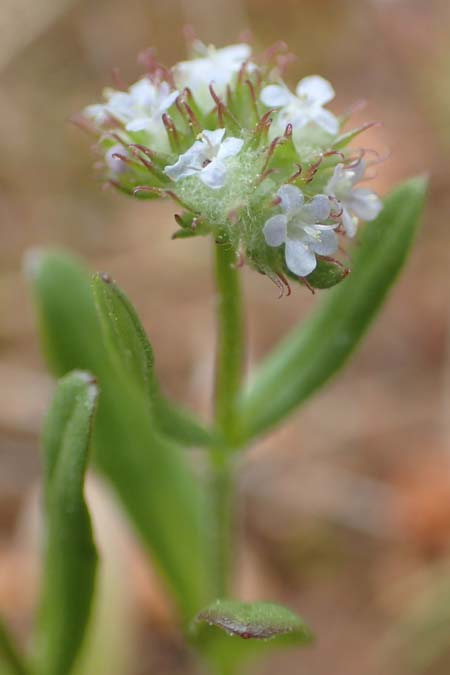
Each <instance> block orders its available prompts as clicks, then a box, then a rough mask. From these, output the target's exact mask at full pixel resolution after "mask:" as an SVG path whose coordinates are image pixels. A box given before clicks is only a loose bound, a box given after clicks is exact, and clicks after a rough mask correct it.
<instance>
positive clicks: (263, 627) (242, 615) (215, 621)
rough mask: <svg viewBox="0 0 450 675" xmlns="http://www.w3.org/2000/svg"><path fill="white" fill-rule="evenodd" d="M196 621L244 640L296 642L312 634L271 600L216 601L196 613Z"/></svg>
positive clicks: (302, 640) (304, 625) (299, 620)
mask: <svg viewBox="0 0 450 675" xmlns="http://www.w3.org/2000/svg"><path fill="white" fill-rule="evenodd" d="M196 620H197V621H198V622H205V623H207V624H208V625H209V626H216V627H217V628H221V629H222V630H224V631H225V632H226V633H228V634H229V635H233V636H236V637H240V638H242V639H244V640H252V639H254V640H271V639H273V638H277V637H285V636H289V638H291V639H292V641H293V642H297V643H299V644H304V643H307V642H310V641H311V640H312V633H311V631H310V630H309V628H308V627H307V626H306V624H305V623H304V621H303V619H301V618H300V617H299V616H297V614H294V612H291V610H290V609H287V607H283V606H282V605H277V604H275V603H272V602H253V603H247V602H239V601H237V600H216V601H215V602H214V603H213V604H212V605H209V607H207V608H206V609H204V610H202V611H201V612H199V613H198V614H197V618H196Z"/></svg>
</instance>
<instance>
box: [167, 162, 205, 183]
mask: <svg viewBox="0 0 450 675" xmlns="http://www.w3.org/2000/svg"><path fill="white" fill-rule="evenodd" d="M164 173H165V174H166V175H167V176H169V178H171V179H172V180H174V181H175V182H177V181H179V180H181V179H182V178H187V177H188V176H194V175H195V174H196V173H198V169H195V168H194V167H192V166H188V165H187V164H186V162H184V161H183V162H182V161H181V159H179V160H178V162H176V163H175V164H172V165H171V166H166V167H165V169H164Z"/></svg>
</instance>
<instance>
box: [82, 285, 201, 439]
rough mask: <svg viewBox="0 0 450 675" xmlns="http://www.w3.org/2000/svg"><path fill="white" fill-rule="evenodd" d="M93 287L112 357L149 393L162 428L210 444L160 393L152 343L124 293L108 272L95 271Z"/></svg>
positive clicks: (150, 402)
mask: <svg viewBox="0 0 450 675" xmlns="http://www.w3.org/2000/svg"><path fill="white" fill-rule="evenodd" d="M92 288H93V293H94V298H95V302H96V306H97V311H98V316H99V319H100V324H101V327H102V330H103V336H104V339H105V343H106V345H107V348H108V351H109V356H110V357H111V360H112V361H113V362H114V363H115V365H116V367H117V368H119V369H122V370H125V371H127V372H128V373H129V375H130V376H131V377H132V378H133V379H134V381H135V382H136V384H137V385H138V386H139V387H141V389H142V391H143V392H144V393H145V394H147V395H148V397H149V404H150V406H151V407H152V409H153V412H154V418H155V421H156V422H157V424H158V425H159V426H160V428H161V431H162V432H163V433H166V434H167V435H169V436H171V437H172V438H173V439H174V440H177V441H179V442H180V443H184V444H189V445H195V446H204V445H210V444H211V443H212V442H213V440H212V436H211V434H210V433H208V432H207V430H206V429H204V428H203V427H202V426H201V425H200V424H198V423H197V422H196V421H195V420H194V419H193V417H192V416H191V415H189V413H187V412H185V411H184V410H182V409H181V408H179V407H177V406H175V405H173V404H172V403H171V402H170V401H169V400H168V399H166V398H165V397H164V396H163V395H162V394H161V389H160V386H159V383H158V381H157V379H156V374H155V358H154V354H153V349H152V346H151V344H150V342H149V340H148V338H147V335H146V333H145V331H144V328H143V327H142V324H141V322H140V320H139V317H138V315H137V312H136V310H135V308H134V307H133V305H132V304H131V302H130V301H129V299H128V297H127V296H126V295H125V293H124V292H123V291H122V290H121V289H120V288H119V287H118V286H117V285H116V284H115V283H114V282H113V280H112V279H111V278H110V277H109V276H108V275H107V274H96V275H95V276H94V278H93V281H92Z"/></svg>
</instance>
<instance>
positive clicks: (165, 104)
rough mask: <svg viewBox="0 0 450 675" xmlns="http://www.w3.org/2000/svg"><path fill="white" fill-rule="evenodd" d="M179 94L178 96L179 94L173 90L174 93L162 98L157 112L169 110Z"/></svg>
mask: <svg viewBox="0 0 450 675" xmlns="http://www.w3.org/2000/svg"><path fill="white" fill-rule="evenodd" d="M163 84H164V83H163ZM179 94H180V92H179V91H178V90H177V89H175V91H172V92H170V94H168V95H167V96H164V98H163V99H162V100H161V102H160V104H159V106H158V112H160V113H163V112H165V111H166V110H168V109H169V108H170V106H171V105H173V104H174V103H175V101H176V100H177V98H178V96H179Z"/></svg>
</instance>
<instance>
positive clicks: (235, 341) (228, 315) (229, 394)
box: [215, 244, 244, 447]
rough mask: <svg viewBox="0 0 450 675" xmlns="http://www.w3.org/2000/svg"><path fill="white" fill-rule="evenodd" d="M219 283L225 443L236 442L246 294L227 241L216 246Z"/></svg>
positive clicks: (219, 401)
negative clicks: (242, 288)
mask: <svg viewBox="0 0 450 675" xmlns="http://www.w3.org/2000/svg"><path fill="white" fill-rule="evenodd" d="M215 254H216V283H217V320H218V327H217V328H218V339H217V361H216V382H215V387H216V391H215V404H216V410H215V413H216V425H217V428H218V430H219V431H220V433H221V435H222V437H223V438H224V440H225V442H226V444H227V445H229V446H231V447H232V446H233V445H235V442H236V434H237V420H236V399H237V395H238V393H239V389H240V386H241V380H242V372H243V365H244V348H243V342H244V339H243V335H244V330H243V321H242V296H241V288H240V283H239V271H238V270H237V269H236V266H235V262H236V258H235V254H234V251H233V249H232V248H231V247H229V246H227V245H226V244H216V245H215Z"/></svg>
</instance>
